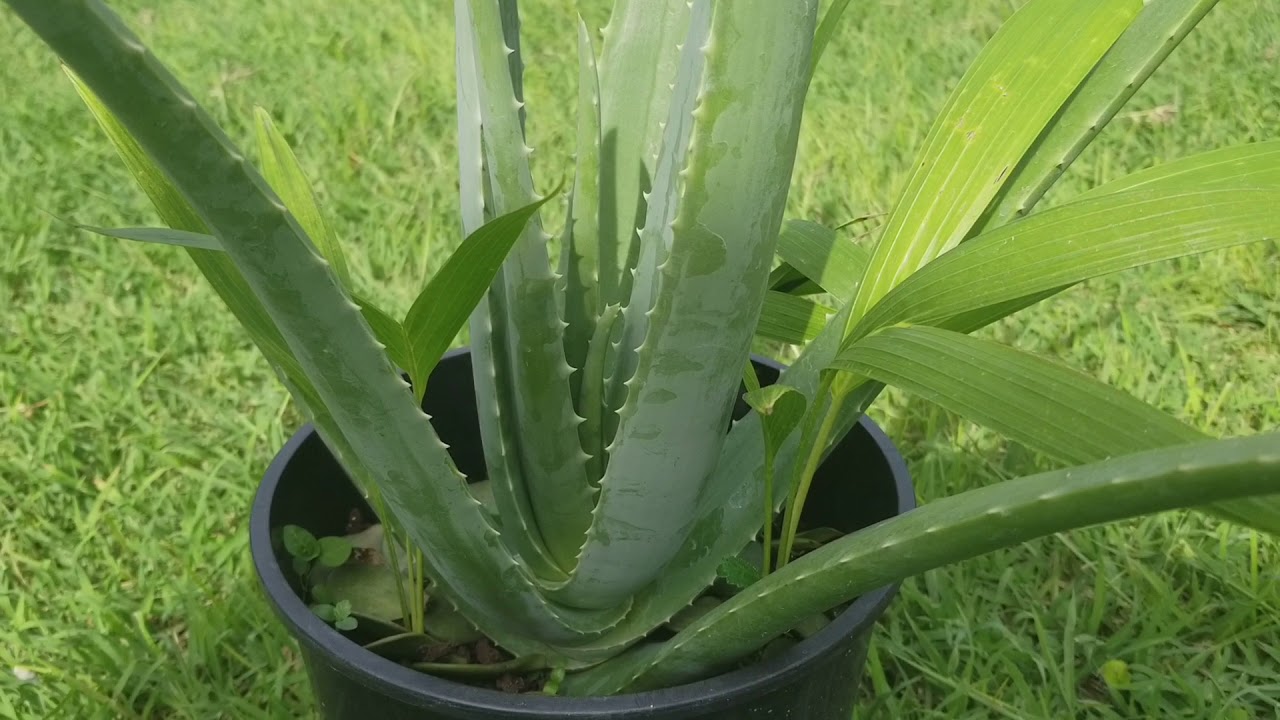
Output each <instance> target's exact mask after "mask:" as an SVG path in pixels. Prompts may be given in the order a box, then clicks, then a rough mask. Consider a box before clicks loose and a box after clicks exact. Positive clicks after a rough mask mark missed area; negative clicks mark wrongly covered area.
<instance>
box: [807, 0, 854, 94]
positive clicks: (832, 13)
mask: <svg viewBox="0 0 1280 720" xmlns="http://www.w3.org/2000/svg"><path fill="white" fill-rule="evenodd" d="M848 7H849V0H832V3H831V6H830V7H828V8H827V14H826V15H823V16H822V22H821V23H819V24H818V30H817V32H815V33H814V34H813V62H811V63H809V75H810V76H811V77H812V76H813V74H814V73H815V72H817V70H818V63H819V62H821V61H822V55H823V54H824V53H826V51H827V45H829V44H831V38H832V37H834V36H835V34H836V30H837V29H839V27H840V20H841V19H842V18H843V17H844V11H845V10H846V9H848Z"/></svg>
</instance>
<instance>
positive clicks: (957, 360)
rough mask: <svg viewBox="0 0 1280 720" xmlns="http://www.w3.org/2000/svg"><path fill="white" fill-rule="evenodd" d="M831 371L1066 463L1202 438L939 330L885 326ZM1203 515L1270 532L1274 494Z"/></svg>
mask: <svg viewBox="0 0 1280 720" xmlns="http://www.w3.org/2000/svg"><path fill="white" fill-rule="evenodd" d="M833 366H834V367H836V368H838V369H841V370H845V371H848V372H854V373H857V374H859V375H864V376H867V377H871V378H874V379H876V380H879V381H881V382H884V383H887V384H890V385H894V386H897V387H900V388H902V389H904V390H906V391H908V392H910V393H913V394H915V395H919V396H920V397H922V398H924V399H926V400H929V401H931V402H934V403H937V404H938V405H940V406H942V407H944V408H946V409H947V410H950V411H952V412H955V413H958V414H959V415H962V416H964V417H966V418H968V419H970V420H972V421H973V422H976V423H978V424H980V425H985V426H987V427H990V428H992V429H994V430H996V431H997V432H1000V433H1001V434H1003V435H1005V436H1007V437H1009V438H1010V439H1013V440H1016V441H1017V442H1020V443H1023V444H1024V445H1027V446H1028V447H1030V448H1032V449H1034V450H1037V451H1040V452H1043V453H1046V454H1048V455H1051V456H1053V457H1055V458H1057V459H1059V460H1062V461H1064V462H1068V463H1081V462H1094V461H1098V460H1103V459H1105V458H1110V457H1118V456H1120V455H1126V454H1128V453H1134V452H1142V451H1146V450H1154V449H1158V448H1163V447H1168V446H1171V445H1179V444H1183V443H1188V442H1196V441H1198V440H1203V439H1205V436H1204V435H1203V434H1202V433H1200V432H1199V431H1197V430H1195V429H1194V428H1192V427H1190V426H1188V425H1185V424H1183V423H1182V422H1180V421H1178V420H1177V419H1175V418H1173V417H1171V416H1169V415H1166V414H1165V413H1163V412H1161V411H1159V410H1157V409H1156V408H1154V407H1151V406H1150V405H1147V404H1146V403H1144V402H1141V401H1140V400H1137V399H1136V398H1134V397H1132V396H1130V395H1128V394H1126V393H1123V392H1121V391H1119V390H1116V389H1115V388H1112V387H1109V386H1107V385H1105V384H1103V383H1100V382H1098V381H1097V380H1094V379H1093V378H1091V377H1089V376H1087V375H1084V374H1082V373H1080V372H1077V371H1075V370H1072V369H1070V368H1068V367H1065V366H1063V365H1059V364H1058V363H1055V362H1052V361H1050V360H1046V359H1044V358H1039V357H1036V356H1035V355H1031V354H1029V353H1025V352H1022V351H1020V350H1017V349H1014V348H1011V347H1007V346H1004V345H1001V344H999V343H996V342H993V341H990V340H984V339H980V338H974V337H970V336H968V335H963V334H960V333H955V332H950V331H948V330H940V329H937V328H927V327H895V328H886V329H885V330H882V331H881V332H878V333H876V334H874V335H871V336H869V337H866V338H864V339H862V340H860V341H859V342H857V343H855V344H854V345H853V347H851V348H849V349H848V350H846V351H844V352H842V353H841V354H840V356H839V357H838V358H837V359H836V361H835V362H834V363H833ZM1207 509H1209V510H1211V511H1213V512H1215V513H1217V514H1219V515H1222V516H1223V517H1226V518H1228V519H1231V520H1234V521H1237V522H1243V523H1246V524H1249V525H1252V526H1254V527H1257V528H1258V529H1262V530H1267V531H1269V532H1273V533H1280V496H1277V497H1273V498H1257V499H1252V500H1248V501H1244V502H1231V503H1228V504H1225V505H1221V506H1214V507H1212V508H1207Z"/></svg>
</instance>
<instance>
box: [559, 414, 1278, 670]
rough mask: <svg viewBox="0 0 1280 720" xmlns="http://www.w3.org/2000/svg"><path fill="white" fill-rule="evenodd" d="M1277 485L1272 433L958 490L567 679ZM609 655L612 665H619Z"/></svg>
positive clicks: (725, 658)
mask: <svg viewBox="0 0 1280 720" xmlns="http://www.w3.org/2000/svg"><path fill="white" fill-rule="evenodd" d="M1272 492H1280V434H1277V433H1272V434H1268V435H1259V436H1254V437H1246V438H1234V439H1229V440H1214V441H1208V442H1200V443H1195V444H1191V445H1183V446H1179V447H1172V448H1165V449H1161V450H1156V451H1151V452H1144V453H1140V454H1135V455H1129V456H1126V457H1122V458H1116V459H1113V460H1108V461H1104V462H1100V463H1097V464H1093V465H1086V466H1080V467H1074V468H1069V469H1066V470H1057V471H1054V472H1048V473H1042V474H1039V475H1033V476H1030V477H1025V478H1020V479H1017V480H1010V481H1007V482H1003V483H998V484H995V485H990V486H987V487H983V488H978V489H976V490H970V491H968V492H964V493H960V494H959V495H953V496H951V497H947V498H943V499H941V500H937V501H934V502H931V503H929V504H928V505H926V506H924V507H922V508H919V509H917V510H913V511H911V512H908V513H905V514H903V515H899V516H897V517H895V518H892V519H889V520H885V521H883V522H880V523H878V524H876V525H873V526H872V527H870V528H867V529H865V530H862V531H859V532H857V533H854V534H852V535H849V536H846V537H844V538H843V539H840V540H837V541H835V542H832V543H829V544H827V545H825V546H823V547H821V548H819V549H817V550H815V551H813V552H811V553H809V554H808V555H806V556H804V557H802V558H800V559H798V560H796V561H794V562H792V563H790V564H789V565H787V566H786V567H784V568H782V569H781V570H779V571H777V572H775V573H773V574H772V575H770V576H769V577H767V578H765V579H763V580H761V581H760V582H758V583H756V584H755V585H753V586H752V587H751V588H749V589H747V590H746V591H744V592H742V593H739V594H738V595H736V596H734V597H733V598H730V599H729V600H727V601H725V603H724V604H723V605H720V606H719V607H717V608H716V609H714V610H712V611H711V612H709V613H707V614H706V615H704V616H702V617H701V618H699V619H697V620H695V621H694V622H693V623H692V624H691V625H690V626H689V627H687V628H685V630H683V631H682V632H680V633H679V634H677V635H676V636H675V637H674V638H672V639H671V640H668V641H667V642H665V643H662V644H661V645H659V646H658V647H659V648H660V649H659V650H657V651H656V652H655V651H650V652H649V653H647V655H648V657H644V658H642V659H640V660H639V661H636V660H629V659H627V658H626V656H625V655H624V656H622V658H620V659H619V660H611V661H608V662H605V663H603V664H601V665H598V666H596V667H594V668H591V669H588V670H586V671H584V672H582V673H579V674H576V675H573V676H572V677H570V678H568V679H567V680H566V683H565V686H564V690H565V691H566V692H567V693H569V694H583V693H588V692H589V693H591V694H596V693H605V694H609V693H617V692H623V691H626V692H635V691H641V690H646V689H651V688H657V687H668V686H671V685H675V684H678V683H681V682H688V681H691V680H695V679H698V678H701V677H705V676H706V675H708V674H711V673H713V672H716V671H718V670H721V669H723V668H724V667H725V666H726V665H729V664H731V663H733V662H734V661H736V660H738V659H740V658H743V657H745V656H746V655H748V654H749V653H751V652H753V651H755V650H757V649H759V648H761V647H763V646H764V645H765V644H766V643H768V641H769V640H771V639H772V638H774V637H777V636H778V635H780V634H782V633H784V632H786V631H787V630H788V629H790V628H791V627H793V626H794V625H795V624H796V623H797V622H798V621H800V620H802V619H804V618H806V617H808V616H810V615H812V614H814V613H821V612H825V611H827V610H829V609H830V608H832V607H835V606H837V605H839V604H840V603H842V602H846V601H848V600H851V599H853V598H855V597H857V596H858V595H861V594H862V593H865V592H867V591H869V590H872V589H875V588H877V587H881V586H884V585H887V584H889V583H893V582H897V581H900V580H902V579H905V578H908V577H911V576H913V575H917V574H919V573H922V572H926V571H928V570H932V569H934V568H937V567H942V566H944V565H949V564H951V563H955V562H959V561H962V560H966V559H968V558H972V557H976V556H978V555H982V554H985V553H988V552H991V551H993V550H998V549H1000V548H1003V547H1009V546H1012V545H1017V544H1019V543H1023V542H1026V541H1028V540H1033V539H1035V538H1039V537H1044V536H1046V535H1051V534H1053V533H1056V532H1062V531H1064V530H1070V529H1073V528H1079V527H1087V526H1090V525H1097V524H1100V523H1106V522H1114V521H1117V520H1123V519H1125V518H1129V517H1134V516H1138V515H1145V514H1149V513H1155V512H1161V511H1164V510H1172V509H1176V508H1181V507H1189V506H1195V505H1201V504H1204V503H1208V502H1215V501H1223V500H1228V499H1233V498H1244V497H1249V496H1253V495H1258V494H1263V493H1272ZM615 663H617V665H616V666H615Z"/></svg>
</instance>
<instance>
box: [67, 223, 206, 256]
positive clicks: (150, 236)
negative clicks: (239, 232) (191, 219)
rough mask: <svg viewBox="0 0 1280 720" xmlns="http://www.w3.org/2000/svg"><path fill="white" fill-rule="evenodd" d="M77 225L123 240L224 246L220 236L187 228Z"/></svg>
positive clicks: (183, 245)
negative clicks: (220, 243)
mask: <svg viewBox="0 0 1280 720" xmlns="http://www.w3.org/2000/svg"><path fill="white" fill-rule="evenodd" d="M76 227H77V228H79V229H81V230H87V231H89V232H91V233H94V234H96V235H102V236H104V237H112V238H119V239H121V240H133V241H135V242H144V243H156V244H159V245H176V246H178V247H187V248H194V249H196V250H211V251H213V252H221V251H222V246H221V245H219V244H218V238H216V237H214V236H212V235H208V234H205V233H196V232H187V231H185V230H174V229H172V228H150V227H123V228H107V227H97V226H94V225H76Z"/></svg>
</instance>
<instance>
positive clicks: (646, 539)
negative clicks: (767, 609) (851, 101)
mask: <svg viewBox="0 0 1280 720" xmlns="http://www.w3.org/2000/svg"><path fill="white" fill-rule="evenodd" d="M817 6H818V3H817V0H796V1H794V2H787V3H777V2H774V1H773V0H736V1H735V2H732V3H707V2H695V3H694V7H693V13H694V18H695V19H694V20H693V21H692V22H691V25H696V24H697V23H698V22H699V20H698V17H699V16H700V14H701V13H707V12H709V13H710V15H711V17H710V18H709V20H708V22H709V28H710V31H709V34H708V35H707V36H706V42H705V43H699V42H695V40H696V39H697V38H696V36H694V37H690V38H689V39H688V40H687V41H686V42H685V45H684V53H685V60H686V61H687V64H686V65H685V67H688V68H692V69H694V70H697V68H699V66H701V67H702V70H701V71H698V72H696V73H695V77H696V76H699V75H700V76H701V81H700V82H698V83H690V84H687V85H686V84H685V83H682V82H677V89H676V91H675V93H676V95H675V97H676V99H675V100H673V103H672V115H671V116H670V118H669V119H668V122H667V129H668V132H669V133H673V134H674V137H676V138H677V140H676V142H674V143H672V144H670V145H667V146H664V151H663V156H662V157H661V158H660V159H659V162H658V166H657V167H658V168H659V171H658V176H657V178H656V181H655V184H654V189H655V191H654V193H653V194H652V195H651V196H650V199H649V216H648V218H647V219H646V222H645V229H644V232H643V233H642V235H641V243H642V246H641V253H642V255H641V258H642V260H641V263H640V265H639V266H638V268H639V269H641V270H646V269H649V268H653V269H654V270H655V271H656V272H655V276H654V277H653V278H652V281H653V282H654V283H655V285H654V289H653V290H650V287H649V282H650V278H649V277H647V276H646V275H644V274H642V273H641V272H639V271H638V272H637V275H636V281H635V288H634V292H633V295H632V298H631V305H630V306H628V308H627V310H628V314H627V315H626V321H627V322H628V323H631V322H633V320H635V319H636V316H635V315H634V313H636V312H640V313H643V314H644V316H645V318H646V320H647V323H646V324H647V328H646V331H645V334H644V339H643V342H642V343H640V344H638V345H635V346H632V347H636V348H637V352H636V356H637V363H636V370H635V372H634V373H632V374H630V375H628V376H626V380H627V390H628V396H627V400H626V404H625V405H624V406H623V407H622V409H621V410H620V411H619V418H620V420H619V425H618V430H617V436H616V437H615V439H614V443H613V445H612V446H611V447H610V449H609V467H608V469H607V470H606V472H605V476H604V479H603V480H602V481H601V483H600V499H599V502H598V503H597V505H596V512H595V515H594V517H593V519H592V525H591V530H590V531H589V533H588V538H587V544H586V545H585V546H584V547H583V549H582V553H581V555H580V557H579V559H578V565H577V568H576V569H575V570H574V573H573V575H572V578H571V581H570V584H568V585H567V586H565V587H564V588H563V589H562V590H559V592H561V593H563V597H564V600H563V602H565V603H567V604H573V605H580V606H582V607H599V606H606V605H609V604H612V603H615V602H617V601H618V599H619V598H620V597H628V596H630V595H631V594H632V593H633V592H635V591H636V590H638V589H640V588H642V587H644V586H645V585H647V584H648V583H649V582H651V581H652V579H653V578H654V577H655V576H656V575H657V574H658V573H659V571H660V570H661V569H662V568H663V566H665V565H666V564H667V563H668V562H669V561H670V560H671V558H672V557H673V556H674V555H675V554H676V552H677V551H678V550H679V549H680V546H681V545H682V544H683V542H684V539H685V537H686V536H687V535H688V533H689V532H690V530H691V529H692V526H693V520H694V518H695V513H696V511H697V498H698V496H699V494H700V493H701V491H702V488H703V486H704V485H705V484H706V481H707V478H708V477H709V476H710V475H711V473H712V472H713V471H714V469H715V464H716V460H717V459H718V457H719V454H720V447H721V446H722V445H723V443H724V430H723V428H725V427H726V426H727V425H728V422H729V420H730V418H731V416H732V409H733V401H734V397H735V395H736V391H737V388H738V385H739V381H740V379H741V372H742V363H743V362H744V361H745V360H746V358H747V356H748V351H749V349H750V344H751V339H752V336H753V334H754V330H755V325H756V322H757V320H758V317H759V312H760V306H761V305H762V304H763V300H764V292H765V281H766V279H767V275H768V272H769V267H770V265H771V262H772V258H773V254H774V249H775V246H776V242H777V236H778V231H779V229H780V228H781V224H782V211H783V209H784V204H785V201H786V195H787V187H788V184H789V178H790V176H791V171H792V166H793V164H794V160H795V148H796V143H797V140H798V136H799V128H800V114H801V106H802V104H803V99H804V91H805V87H806V83H805V70H806V69H807V67H808V62H809V43H810V42H811V40H812V33H813V26H814V24H815V23H816V16H817ZM762 47H769V48H774V50H772V51H771V52H769V53H764V54H761V53H760V52H759V49H760V48H762ZM682 69H683V68H682ZM682 92H684V93H687V94H685V95H682V94H681V93H682ZM695 101H696V102H697V103H698V104H697V105H696V109H695V105H694V102H695ZM682 125H687V126H688V129H687V130H685V131H680V130H679V128H680V126H682ZM682 132H683V134H685V135H687V137H688V138H689V139H688V142H687V148H688V150H687V152H684V147H682V146H686V143H684V142H680V139H681V133H682ZM669 137H671V135H669ZM761 143H765V144H767V145H768V146H769V148H770V152H768V153H726V152H723V148H725V147H751V146H756V145H759V144H761ZM686 155H687V159H684V160H683V162H682V161H681V159H682V158H685V156H686ZM668 173H670V174H671V175H674V176H675V178H676V180H677V182H672V183H670V184H669V185H668V184H667V183H668V180H667V177H670V175H668ZM660 187H661V188H662V191H659V188H660ZM673 206H674V207H675V208H676V212H675V213H674V222H672V223H670V224H664V223H662V222H658V220H660V219H661V218H663V217H665V216H667V214H668V213H669V211H670V209H671V208H672V207H673ZM645 258H649V259H650V261H657V262H656V264H655V265H652V266H651V265H650V264H649V262H648V261H646V260H645ZM642 292H652V294H651V295H650V296H649V297H650V298H652V301H639V300H638V299H637V295H638V294H640V293H642ZM628 329H630V328H628ZM713 329H714V332H715V338H716V341H715V342H707V341H706V339H707V333H708V332H710V331H712V330H713ZM672 448H678V452H673V451H672ZM558 596H559V595H558Z"/></svg>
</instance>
